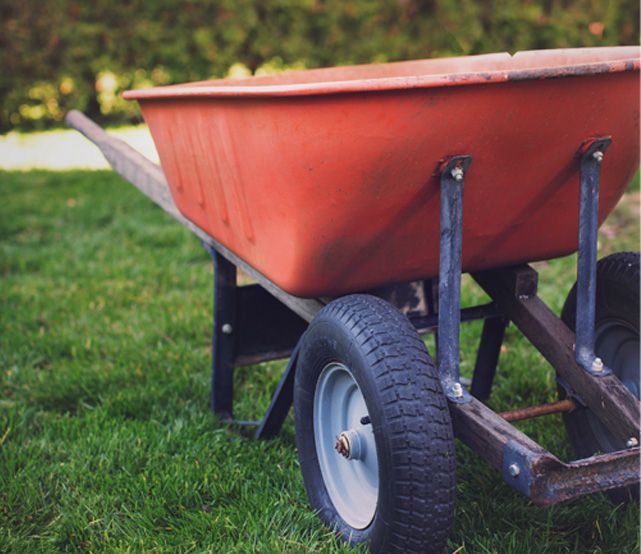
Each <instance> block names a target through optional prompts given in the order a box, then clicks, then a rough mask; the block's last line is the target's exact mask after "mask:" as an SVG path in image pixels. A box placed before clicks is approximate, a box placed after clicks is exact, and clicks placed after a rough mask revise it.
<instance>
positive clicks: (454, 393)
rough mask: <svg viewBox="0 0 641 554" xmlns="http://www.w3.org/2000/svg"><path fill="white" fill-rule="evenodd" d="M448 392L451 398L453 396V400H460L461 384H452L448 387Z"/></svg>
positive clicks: (461, 394)
mask: <svg viewBox="0 0 641 554" xmlns="http://www.w3.org/2000/svg"><path fill="white" fill-rule="evenodd" d="M450 392H451V393H452V396H454V398H462V397H463V387H462V386H461V383H454V384H453V385H452V386H451V387H450Z"/></svg>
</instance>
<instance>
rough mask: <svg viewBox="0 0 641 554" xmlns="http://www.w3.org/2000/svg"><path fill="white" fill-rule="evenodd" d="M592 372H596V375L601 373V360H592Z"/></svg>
mask: <svg viewBox="0 0 641 554" xmlns="http://www.w3.org/2000/svg"><path fill="white" fill-rule="evenodd" d="M592 371H596V372H597V373H600V372H601V371H603V360H602V359H601V358H598V357H597V358H594V360H592Z"/></svg>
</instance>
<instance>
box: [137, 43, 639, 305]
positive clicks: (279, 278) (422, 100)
mask: <svg viewBox="0 0 641 554" xmlns="http://www.w3.org/2000/svg"><path fill="white" fill-rule="evenodd" d="M639 65H640V64H639V48H638V47H608V48H582V49H566V50H548V51H546V50H542V51H528V52H519V53H517V54H515V55H510V54H508V53H500V54H490V55H482V56H469V57H461V58H444V59H432V60H417V61H408V62H396V63H387V64H379V65H359V66H350V67H336V68H327V69H315V70H305V71H296V72H289V73H281V74H277V75H269V76H262V77H253V78H248V79H242V80H239V79H223V80H214V81H204V82H197V83H189V84H181V85H175V86H167V87H157V88H151V89H145V90H135V91H128V92H126V93H125V98H128V99H136V100H138V101H139V103H140V106H141V109H142V113H143V116H144V118H145V120H146V122H147V124H148V125H149V128H150V130H151V133H152V136H153V139H154V142H155V144H156V147H157V149H158V153H159V157H160V162H161V165H162V168H163V171H164V172H165V174H166V177H167V180H168V182H169V185H170V188H171V192H172V195H173V197H174V201H175V202H176V205H177V206H178V208H179V209H180V211H181V212H182V213H183V214H184V215H185V216H186V217H187V218H188V219H189V220H191V221H192V222H193V223H195V224H196V225H197V226H199V227H201V228H202V229H203V230H205V231H207V232H208V233H209V234H210V235H212V236H213V237H214V238H215V239H216V240H217V241H219V242H220V243H222V244H223V245H224V246H226V247H227V248H229V249H230V250H232V251H233V252H234V253H236V254H237V255H238V256H239V257H240V258H242V259H244V260H245V261H246V262H247V263H249V264H250V265H251V266H253V267H254V268H255V269H257V270H258V271H259V272H261V273H262V274H263V275H265V276H266V277H267V278H268V279H270V280H271V281H273V282H274V283H276V284H277V285H279V286H280V287H281V288H282V289H284V290H285V291H287V292H289V293H291V294H294V295H298V296H303V297H307V296H310V297H311V296H324V295H339V294H344V293H349V292H353V291H362V290H367V289H370V288H373V287H377V286H381V285H385V284H391V283H398V282H407V281H412V280H416V279H420V278H427V277H432V276H435V275H437V274H438V261H439V178H438V172H437V170H438V167H439V163H440V162H441V161H442V160H443V159H444V158H446V157H447V156H449V155H458V154H469V155H471V156H472V163H471V165H470V168H469V171H468V173H467V174H466V177H465V192H464V202H463V259H462V269H463V271H473V270H480V269H486V268H493V267H501V266H506V265H511V264H517V263H521V262H530V261H535V260H541V259H548V258H554V257H557V256H562V255H566V254H569V253H572V252H574V251H576V250H577V248H578V239H577V229H578V213H579V207H578V202H579V191H578V184H579V174H578V170H579V164H578V163H577V160H576V153H577V150H578V149H579V148H580V146H581V144H582V143H584V141H586V139H589V138H590V137H594V136H605V135H609V136H611V137H612V145H611V146H610V148H609V149H608V151H607V154H606V156H605V158H604V161H603V166H602V176H601V194H600V209H599V221H600V222H602V221H603V220H604V219H605V217H606V216H607V214H609V213H610V211H611V210H612V209H613V208H614V206H615V205H616V203H617V201H618V199H619V198H620V197H621V195H622V194H623V192H624V190H625V188H626V186H627V185H628V183H629V182H630V180H631V178H632V177H633V175H634V172H635V170H636V168H637V167H638V163H639Z"/></svg>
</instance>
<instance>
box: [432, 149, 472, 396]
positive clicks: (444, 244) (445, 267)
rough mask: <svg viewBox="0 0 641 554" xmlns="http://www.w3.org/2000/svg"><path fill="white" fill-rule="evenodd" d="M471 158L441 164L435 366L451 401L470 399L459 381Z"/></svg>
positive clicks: (457, 157)
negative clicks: (465, 188) (463, 257)
mask: <svg viewBox="0 0 641 554" xmlns="http://www.w3.org/2000/svg"><path fill="white" fill-rule="evenodd" d="M471 160H472V158H471V157H470V156H453V157H451V158H448V159H447V160H446V161H445V162H444V163H443V165H442V166H441V168H440V169H441V235H440V260H439V286H438V297H439V298H438V331H439V332H438V340H437V344H438V368H439V373H440V376H441V383H442V385H443V390H444V392H445V394H446V395H447V397H448V398H449V399H450V400H451V401H454V402H466V401H469V398H470V395H469V394H467V393H466V392H465V391H464V390H463V387H462V386H461V383H460V381H459V332H460V327H461V313H460V309H461V245H462V220H463V180H464V178H465V171H466V170H467V168H468V166H469V164H470V162H471Z"/></svg>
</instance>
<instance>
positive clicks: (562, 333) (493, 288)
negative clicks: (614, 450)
mask: <svg viewBox="0 0 641 554" xmlns="http://www.w3.org/2000/svg"><path fill="white" fill-rule="evenodd" d="M515 271H517V272H518V271H519V269H518V268H515V269H512V268H507V269H499V270H492V271H485V272H482V273H477V274H474V275H473V277H474V279H475V280H476V281H477V282H478V283H479V284H480V285H481V287H482V288H483V289H484V290H485V292H487V293H488V294H489V295H490V296H491V297H492V299H493V300H494V301H495V302H496V303H497V304H498V305H499V307H500V308H501V309H502V311H503V312H504V313H505V314H506V316H507V317H508V318H509V319H510V320H512V321H513V322H514V323H515V324H516V325H517V327H518V328H519V329H520V330H521V332H522V333H523V334H524V335H525V336H526V337H527V338H528V339H529V340H530V342H531V343H532V344H533V345H534V346H535V347H536V348H537V349H538V350H539V352H541V354H542V355H543V356H544V357H545V358H546V360H547V361H548V362H550V364H551V365H552V366H553V367H554V368H555V369H556V371H557V372H558V374H559V376H560V377H561V379H563V380H564V381H565V382H566V383H567V384H568V385H569V386H570V387H571V388H572V389H573V390H574V391H575V392H576V393H577V394H578V395H579V396H580V399H581V400H582V402H583V403H585V404H586V405H587V406H588V407H589V408H590V410H592V412H594V413H595V414H596V416H597V417H598V418H599V419H600V420H601V421H602V422H603V424H604V425H605V426H606V427H607V428H608V430H609V431H610V432H611V433H612V434H613V435H614V436H616V437H617V438H619V439H620V440H621V441H622V442H623V443H624V444H625V443H626V442H627V440H628V439H630V438H631V437H635V438H637V440H638V438H639V417H640V415H641V412H640V409H639V401H638V400H637V399H636V398H635V397H634V396H633V395H632V394H631V393H630V391H629V390H628V389H627V388H626V387H625V385H623V384H622V383H621V381H620V380H619V379H618V378H617V377H616V376H614V375H606V376H603V377H594V376H592V375H590V374H589V373H588V372H587V371H585V370H584V369H583V368H582V367H581V366H579V365H578V364H577V362H576V359H575V355H574V350H573V345H574V333H573V332H572V331H571V330H570V329H569V328H568V327H567V325H565V323H563V321H561V320H560V319H559V318H558V317H556V316H555V315H554V314H553V313H552V311H551V310H550V309H549V308H548V307H547V306H546V305H545V304H544V303H543V301H542V300H541V299H540V298H539V297H538V296H529V297H526V296H515V295H514V293H513V289H512V288H511V286H510V283H512V282H513V281H514V276H513V275H512V273H514V272H515Z"/></svg>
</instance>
